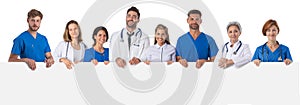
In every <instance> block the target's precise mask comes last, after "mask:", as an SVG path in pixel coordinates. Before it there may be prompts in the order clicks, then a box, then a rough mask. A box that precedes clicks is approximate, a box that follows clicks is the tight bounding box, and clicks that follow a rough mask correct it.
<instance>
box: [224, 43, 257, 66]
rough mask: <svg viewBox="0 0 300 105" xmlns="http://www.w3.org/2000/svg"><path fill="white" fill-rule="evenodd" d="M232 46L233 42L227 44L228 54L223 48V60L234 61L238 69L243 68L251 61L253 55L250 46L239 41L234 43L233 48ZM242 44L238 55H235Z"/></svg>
mask: <svg viewBox="0 0 300 105" xmlns="http://www.w3.org/2000/svg"><path fill="white" fill-rule="evenodd" d="M231 44H232V43H231V42H229V43H228V44H227V48H228V52H226V47H225V46H223V52H222V57H223V58H226V59H232V61H233V62H234V65H235V66H236V67H241V66H243V65H245V64H247V63H249V62H250V61H251V57H252V53H251V51H250V48H249V45H248V44H244V43H240V41H237V42H236V43H234V45H233V47H230V45H231ZM240 44H242V45H241V47H240V49H239V50H238V51H237V52H236V54H234V52H235V51H236V50H237V49H238V47H239V45H240Z"/></svg>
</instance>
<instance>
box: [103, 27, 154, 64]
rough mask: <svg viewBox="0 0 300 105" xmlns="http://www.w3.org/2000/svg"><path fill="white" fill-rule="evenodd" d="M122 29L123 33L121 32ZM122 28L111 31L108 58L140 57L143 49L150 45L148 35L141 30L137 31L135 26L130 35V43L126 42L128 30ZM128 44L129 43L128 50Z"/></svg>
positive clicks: (111, 59)
mask: <svg viewBox="0 0 300 105" xmlns="http://www.w3.org/2000/svg"><path fill="white" fill-rule="evenodd" d="M122 30H123V33H122V34H121V32H122ZM122 30H120V31H118V32H115V33H113V34H112V36H111V38H110V47H109V48H110V49H109V55H110V56H109V60H110V61H115V59H116V58H118V57H120V58H122V59H124V60H126V61H129V60H130V59H132V58H133V57H136V58H139V59H141V57H142V55H143V53H144V52H145V50H146V49H147V48H148V47H149V46H150V40H149V37H148V35H146V34H145V33H143V32H142V31H140V32H139V29H138V28H137V29H135V30H134V34H133V36H131V43H128V35H127V32H128V31H127V29H126V28H123V29H122ZM121 36H123V38H122V37H121ZM128 44H130V50H129V48H128Z"/></svg>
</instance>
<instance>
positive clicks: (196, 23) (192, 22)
mask: <svg viewBox="0 0 300 105" xmlns="http://www.w3.org/2000/svg"><path fill="white" fill-rule="evenodd" d="M201 22H202V20H201V16H200V15H199V14H190V16H189V17H188V19H187V23H188V24H189V27H190V29H192V30H199V27H200V24H201Z"/></svg>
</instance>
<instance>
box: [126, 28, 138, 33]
mask: <svg viewBox="0 0 300 105" xmlns="http://www.w3.org/2000/svg"><path fill="white" fill-rule="evenodd" d="M126 29H127V31H128V32H129V33H132V32H133V31H134V30H135V29H136V27H126Z"/></svg>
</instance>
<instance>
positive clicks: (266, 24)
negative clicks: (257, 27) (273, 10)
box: [262, 19, 279, 36]
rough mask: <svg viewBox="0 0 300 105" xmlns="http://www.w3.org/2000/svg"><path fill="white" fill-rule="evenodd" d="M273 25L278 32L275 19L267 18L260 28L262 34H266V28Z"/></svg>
mask: <svg viewBox="0 0 300 105" xmlns="http://www.w3.org/2000/svg"><path fill="white" fill-rule="evenodd" d="M273 25H274V26H276V28H277V29H278V33H279V26H278V24H277V22H276V20H273V19H270V20H268V21H267V22H266V23H265V24H264V26H263V28H262V33H263V35H264V36H266V32H267V30H268V29H269V28H270V27H272V26H273Z"/></svg>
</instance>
